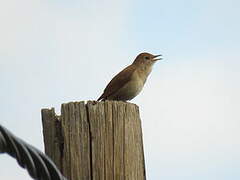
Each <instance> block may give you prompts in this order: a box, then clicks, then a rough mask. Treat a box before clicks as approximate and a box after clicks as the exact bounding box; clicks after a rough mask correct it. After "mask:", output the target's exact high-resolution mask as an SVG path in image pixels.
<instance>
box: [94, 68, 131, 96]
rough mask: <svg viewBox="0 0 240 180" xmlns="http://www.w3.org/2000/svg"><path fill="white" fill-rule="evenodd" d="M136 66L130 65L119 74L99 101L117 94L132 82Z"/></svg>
mask: <svg viewBox="0 0 240 180" xmlns="http://www.w3.org/2000/svg"><path fill="white" fill-rule="evenodd" d="M135 69H136V68H135V66H134V65H130V66H128V67H126V68H125V69H123V70H122V71H121V72H120V73H118V74H117V75H116V76H115V77H114V78H113V79H112V80H111V81H110V82H109V83H108V85H107V87H106V88H105V89H104V92H103V94H102V95H101V96H100V97H99V98H98V101H99V100H101V99H106V98H107V97H109V96H111V95H112V94H114V93H116V92H117V91H118V90H119V89H120V88H121V87H123V86H124V85H125V84H126V83H127V82H128V81H130V79H131V76H132V74H133V72H134V71H135Z"/></svg>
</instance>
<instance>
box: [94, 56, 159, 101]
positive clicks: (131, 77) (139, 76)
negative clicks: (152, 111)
mask: <svg viewBox="0 0 240 180" xmlns="http://www.w3.org/2000/svg"><path fill="white" fill-rule="evenodd" d="M159 56H161V55H152V54H150V53H146V52H144V53H141V54H139V55H138V56H137V57H136V59H135V60H134V61H133V63H132V64H131V65H129V66H128V67H126V68H125V69H123V70H122V71H121V72H120V73H118V74H117V75H116V76H115V77H114V78H113V79H112V80H111V81H110V82H109V83H108V85H107V87H106V88H105V89H104V92H103V94H102V95H101V96H100V97H99V98H98V101H99V100H103V101H104V100H117V101H127V100H131V99H133V98H134V97H136V96H137V95H138V94H139V93H140V92H141V90H142V88H143V86H144V84H145V82H146V80H147V77H148V75H149V74H150V73H151V71H152V67H153V64H154V63H155V62H156V61H158V60H161V59H162V58H157V57H159Z"/></svg>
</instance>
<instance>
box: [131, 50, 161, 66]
mask: <svg viewBox="0 0 240 180" xmlns="http://www.w3.org/2000/svg"><path fill="white" fill-rule="evenodd" d="M159 56H162V55H152V54H150V53H146V52H144V53H141V54H139V55H138V56H137V57H136V59H135V60H134V62H133V64H136V65H153V64H154V63H155V62H156V61H158V60H161V59H162V58H158V57H159Z"/></svg>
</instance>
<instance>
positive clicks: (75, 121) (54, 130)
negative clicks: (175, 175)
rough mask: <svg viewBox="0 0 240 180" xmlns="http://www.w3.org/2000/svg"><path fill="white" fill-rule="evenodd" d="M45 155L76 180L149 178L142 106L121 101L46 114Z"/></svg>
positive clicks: (72, 106)
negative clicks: (57, 113)
mask: <svg viewBox="0 0 240 180" xmlns="http://www.w3.org/2000/svg"><path fill="white" fill-rule="evenodd" d="M42 121H43V134H44V144H45V151H46V153H47V154H48V155H49V156H50V157H51V158H52V159H53V161H54V162H55V163H56V164H57V166H58V167H59V168H60V169H61V171H62V173H63V174H64V175H65V176H66V177H68V178H69V179H72V180H85V179H86V180H88V179H89V180H94V179H96V180H115V179H116V180H117V179H119V180H120V179H124V180H144V179H145V166H144V154H143V142H142V129H141V121H140V117H139V109H138V106H137V105H135V104H132V103H126V102H121V101H103V102H95V101H88V102H87V103H86V104H85V102H84V101H81V102H70V103H64V104H62V106H61V115H60V116H56V115H55V112H54V109H43V110H42Z"/></svg>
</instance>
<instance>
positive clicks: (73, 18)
mask: <svg viewBox="0 0 240 180" xmlns="http://www.w3.org/2000/svg"><path fill="white" fill-rule="evenodd" d="M239 8H240V1H238V0H218V1H217V0H202V1H190V0H184V1H177V0H169V1H159V0H149V1H143V0H138V1H137V0H128V1H127V0H115V1H110V0H103V1H97V0H78V1H77V0H70V1H66V0H58V1H46V0H22V1H18V0H8V1H0V82H1V85H0V92H1V93H0V114H1V119H0V124H1V125H3V126H4V127H6V128H8V129H9V130H10V131H12V132H13V133H14V134H15V135H17V136H18V137H20V138H22V139H24V140H25V141H26V142H28V143H30V144H32V145H34V146H35V147H37V148H38V149H40V150H42V151H44V146H43V138H42V125H41V115H40V110H41V109H42V108H50V107H55V109H56V111H57V112H58V113H59V112H60V106H61V104H62V103H66V102H70V101H83V100H84V101H87V100H95V99H96V98H98V96H99V95H100V94H101V93H102V91H103V89H104V88H105V86H106V84H107V83H108V82H109V81H110V79H111V78H112V77H113V76H114V75H115V74H117V73H118V72H119V71H120V70H121V69H123V68H124V67H126V66H127V65H129V64H130V63H131V62H132V61H133V60H134V58H135V57H136V56H137V55H138V54H139V53H141V52H149V53H152V54H162V55H163V57H164V60H163V61H159V62H157V63H156V64H155V66H154V68H153V72H152V73H151V74H150V76H149V78H148V80H147V82H146V85H145V87H144V89H143V91H142V92H141V94H140V95H138V96H137V97H136V98H135V99H133V100H132V101H131V102H132V103H136V104H137V105H138V106H139V108H140V115H141V119H142V127H143V136H144V137H143V138H144V139H143V140H144V150H145V161H146V173H147V178H148V179H150V180H159V179H164V180H183V179H184V180H192V179H194V180H202V179H204V180H213V179H217V180H229V179H231V180H239V179H240V171H239V168H240V153H239V152H240V140H239V137H240V114H239V108H238V107H239V106H240V95H239V92H240V83H239V77H240V71H239V69H240V61H239V60H240V54H239V51H240V33H239V32H240V23H239V19H240V11H239ZM0 169H1V171H0V179H8V180H17V179H26V180H28V179H29V180H30V179H31V178H30V176H29V175H28V174H27V172H26V171H25V170H24V169H22V168H20V167H19V166H18V164H17V162H16V160H15V159H13V158H11V157H10V156H8V155H3V154H1V155H0Z"/></svg>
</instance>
